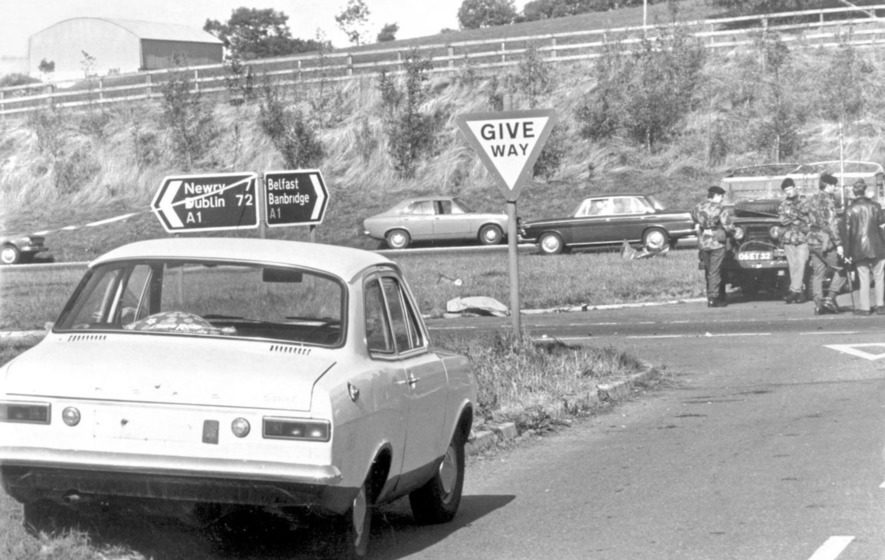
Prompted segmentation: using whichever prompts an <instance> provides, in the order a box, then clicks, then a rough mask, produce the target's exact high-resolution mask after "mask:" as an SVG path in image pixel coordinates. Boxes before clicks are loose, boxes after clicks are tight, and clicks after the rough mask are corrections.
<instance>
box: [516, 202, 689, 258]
mask: <svg viewBox="0 0 885 560" xmlns="http://www.w3.org/2000/svg"><path fill="white" fill-rule="evenodd" d="M692 235H695V231H694V225H693V222H692V220H691V214H689V212H688V211H687V210H667V209H665V208H664V206H663V205H662V204H661V203H660V202H658V200H657V199H656V198H655V197H653V196H650V195H644V194H614V195H605V196H593V197H590V198H586V199H584V200H583V201H582V202H581V203H580V204H579V205H578V207H577V209H576V210H575V212H574V214H572V215H571V216H568V217H565V218H553V219H545V220H535V221H526V222H523V223H522V224H521V227H520V237H522V238H523V240H525V241H528V242H532V243H537V244H538V249H539V250H540V251H541V252H542V253H544V254H547V255H555V254H557V253H562V252H563V251H567V250H569V249H572V248H574V247H599V246H606V245H617V244H622V243H623V242H624V241H627V242H629V243H631V244H636V243H639V244H642V246H643V247H645V248H647V249H649V250H661V249H663V248H665V247H666V246H668V245H670V246H674V245H675V244H676V243H677V242H678V241H679V239H681V238H683V237H689V236H692Z"/></svg>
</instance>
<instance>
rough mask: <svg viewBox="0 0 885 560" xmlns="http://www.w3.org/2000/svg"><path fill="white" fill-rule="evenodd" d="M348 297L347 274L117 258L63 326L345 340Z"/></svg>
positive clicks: (88, 283)
mask: <svg viewBox="0 0 885 560" xmlns="http://www.w3.org/2000/svg"><path fill="white" fill-rule="evenodd" d="M345 296H346V290H345V288H344V284H343V283H342V282H341V281H340V280H338V279H336V278H333V277H331V276H328V275H324V274H321V273H318V272H316V271H312V270H302V269H298V268H287V267H273V266H261V265H255V264H244V263H234V262H199V261H179V260H163V261H160V260H153V261H144V262H125V263H113V264H105V265H101V266H98V267H96V268H95V269H93V270H92V271H91V272H90V273H89V274H88V275H87V277H86V278H85V279H84V281H83V282H82V283H81V285H80V287H79V288H78V289H77V291H76V292H75V294H74V296H73V297H72V299H71V301H70V302H69V303H68V305H66V306H65V310H64V311H63V312H62V316H61V317H60V318H59V320H58V322H57V323H56V330H60V331H81V330H88V331H96V330H102V331H119V332H126V333H133V334H164V335H169V334H171V335H182V336H223V337H244V338H262V339H275V340H284V341H292V342H304V343H310V344H320V345H326V346H338V345H340V344H342V343H343V337H344V329H343V326H344V319H345V317H344V310H345V309H346V305H345Z"/></svg>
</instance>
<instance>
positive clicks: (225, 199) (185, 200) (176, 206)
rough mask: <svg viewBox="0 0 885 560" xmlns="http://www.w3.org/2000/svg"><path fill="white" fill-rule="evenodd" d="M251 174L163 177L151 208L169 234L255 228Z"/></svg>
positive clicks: (253, 180)
mask: <svg viewBox="0 0 885 560" xmlns="http://www.w3.org/2000/svg"><path fill="white" fill-rule="evenodd" d="M257 180H258V176H257V175H256V174H255V173H215V174H211V175H179V176H173V177H166V178H165V179H164V180H163V184H162V185H161V186H160V189H159V190H158V191H157V194H156V195H155V196H154V200H153V202H152V203H151V209H152V210H153V211H154V213H155V214H156V215H157V218H159V220H160V223H161V224H163V228H165V230H166V231H167V232H169V233H181V232H193V231H213V230H228V229H245V228H255V227H258V196H257V194H256V183H257Z"/></svg>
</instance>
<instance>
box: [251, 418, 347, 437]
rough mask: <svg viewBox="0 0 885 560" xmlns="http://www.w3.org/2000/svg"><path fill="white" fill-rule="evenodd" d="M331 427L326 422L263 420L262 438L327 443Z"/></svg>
mask: <svg viewBox="0 0 885 560" xmlns="http://www.w3.org/2000/svg"><path fill="white" fill-rule="evenodd" d="M331 433H332V426H331V425H330V424H329V422H328V421H326V420H300V419H297V418H265V419H264V437H265V438H267V439H296V440H302V441H329V439H330V438H331Z"/></svg>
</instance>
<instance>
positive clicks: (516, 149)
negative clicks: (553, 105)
mask: <svg viewBox="0 0 885 560" xmlns="http://www.w3.org/2000/svg"><path fill="white" fill-rule="evenodd" d="M457 122H458V126H459V127H460V128H461V131H462V132H463V133H464V136H465V137H466V138H467V140H468V142H470V144H471V146H473V149H474V150H476V152H477V153H479V155H480V157H481V158H482V159H483V162H484V163H485V165H486V168H487V169H489V170H490V171H492V172H493V173H494V175H495V176H496V177H497V178H498V182H499V184H500V185H501V186H502V187H503V188H502V190H503V192H504V196H506V197H507V199H508V200H516V198H517V197H518V196H519V190H520V189H521V188H522V185H523V184H524V183H525V182H526V181H527V180H528V179H530V178H531V172H532V169H533V168H534V165H535V162H536V161H537V160H538V156H540V155H541V150H542V149H543V147H544V143H545V142H546V141H547V137H548V136H550V132H551V130H552V129H553V124H554V123H555V122H556V115H555V113H554V112H553V110H552V109H539V110H534V111H504V112H500V113H471V114H466V115H459V116H458V118H457Z"/></svg>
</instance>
